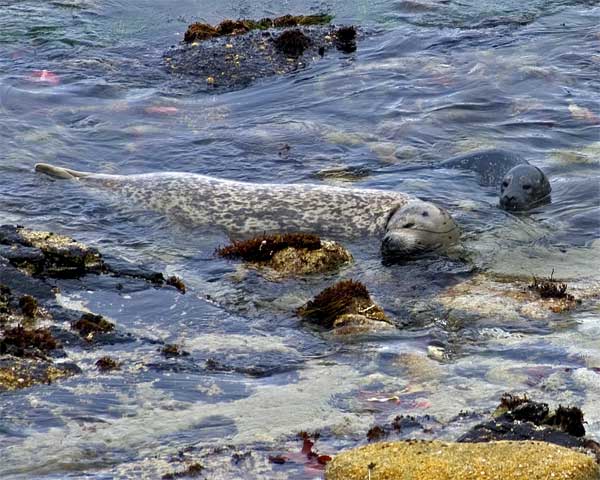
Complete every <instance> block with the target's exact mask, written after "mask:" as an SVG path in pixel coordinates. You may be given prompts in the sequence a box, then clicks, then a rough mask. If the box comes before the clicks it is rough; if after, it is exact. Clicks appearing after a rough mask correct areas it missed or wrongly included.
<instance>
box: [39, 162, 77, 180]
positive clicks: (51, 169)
mask: <svg viewBox="0 0 600 480" xmlns="http://www.w3.org/2000/svg"><path fill="white" fill-rule="evenodd" d="M35 171H36V172H40V173H45V174H46V175H49V176H51V177H54V178H69V179H74V178H84V177H87V176H88V175H89V173H85V172H78V171H76V170H71V169H69V168H62V167H55V166H54V165H48V164H47V163H37V164H36V165H35Z"/></svg>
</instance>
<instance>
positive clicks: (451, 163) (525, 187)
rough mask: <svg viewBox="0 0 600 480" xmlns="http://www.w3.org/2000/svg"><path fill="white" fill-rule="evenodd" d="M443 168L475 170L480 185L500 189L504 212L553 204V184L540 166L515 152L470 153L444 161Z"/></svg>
mask: <svg viewBox="0 0 600 480" xmlns="http://www.w3.org/2000/svg"><path fill="white" fill-rule="evenodd" d="M441 167H443V168H460V169H464V170H472V171H474V172H476V173H477V174H478V176H479V183H481V184H482V185H488V186H497V187H498V188H499V189H500V202H499V203H500V207H501V208H503V209H504V210H512V211H518V210H529V209H531V208H534V207H537V206H539V205H543V204H545V203H549V202H550V192H551V190H552V188H551V187H550V182H549V181H548V178H547V177H546V175H545V174H544V172H542V171H541V170H540V169H539V168H538V167H535V166H533V165H530V164H529V163H528V162H527V161H526V160H524V159H523V158H521V157H520V156H519V155H516V154H515V153H512V152H507V151H505V150H499V149H492V150H481V151H476V152H471V153H467V154H465V155H460V156H458V157H453V158H450V159H448V160H446V161H444V162H442V164H441Z"/></svg>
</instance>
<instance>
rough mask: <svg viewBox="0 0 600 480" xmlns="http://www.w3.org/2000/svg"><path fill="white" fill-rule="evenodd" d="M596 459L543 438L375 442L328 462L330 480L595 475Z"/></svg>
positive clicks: (542, 479)
mask: <svg viewBox="0 0 600 480" xmlns="http://www.w3.org/2000/svg"><path fill="white" fill-rule="evenodd" d="M598 475H600V470H599V468H598V465H596V463H595V462H594V460H593V459H592V458H591V457H589V456H587V455H585V454H582V453H578V452H574V451H573V450H570V449H568V448H563V447H559V446H556V445H551V444H548V443H544V442H491V443H446V442H439V441H416V440H409V441H400V442H384V443H375V444H371V445H366V446H363V447H359V448H356V449H353V450H349V451H347V452H343V453H341V454H339V455H337V456H335V457H334V459H333V460H332V461H331V462H330V463H329V464H328V466H327V469H326V474H325V478H326V479H327V480H364V479H367V478H369V477H370V478H373V479H382V480H383V479H389V480H391V479H393V480H412V479H418V480H440V479H444V480H476V479H477V480H480V479H487V480H523V479H527V480H547V479H549V478H568V479H570V480H595V479H597V478H598Z"/></svg>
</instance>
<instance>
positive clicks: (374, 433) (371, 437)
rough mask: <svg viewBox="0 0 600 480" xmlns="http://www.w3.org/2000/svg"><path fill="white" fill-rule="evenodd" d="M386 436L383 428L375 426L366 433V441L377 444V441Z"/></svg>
mask: <svg viewBox="0 0 600 480" xmlns="http://www.w3.org/2000/svg"><path fill="white" fill-rule="evenodd" d="M386 436H387V432H386V431H385V430H384V429H383V427H381V426H379V425H375V426H374V427H371V428H370V429H369V431H368V432H367V440H368V441H369V442H378V441H379V440H381V439H383V438H385V437H386Z"/></svg>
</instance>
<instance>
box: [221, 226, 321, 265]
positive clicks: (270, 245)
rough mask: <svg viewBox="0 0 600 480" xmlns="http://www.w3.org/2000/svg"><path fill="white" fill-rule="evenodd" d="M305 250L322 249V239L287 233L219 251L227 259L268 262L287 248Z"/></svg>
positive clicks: (238, 243) (241, 243) (244, 242)
mask: <svg viewBox="0 0 600 480" xmlns="http://www.w3.org/2000/svg"><path fill="white" fill-rule="evenodd" d="M290 247H291V248H303V249H306V250H317V249H319V248H321V239H320V238H319V236H317V235H313V234H308V233H285V234H282V235H263V236H260V237H255V238H251V239H249V240H243V241H240V242H233V244H232V245H229V246H227V247H222V248H219V249H218V250H217V254H218V255H220V256H221V257H225V258H240V259H242V260H245V261H248V262H266V261H268V260H270V259H271V258H273V255H275V254H276V253H277V252H278V251H280V250H283V249H285V248H290Z"/></svg>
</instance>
